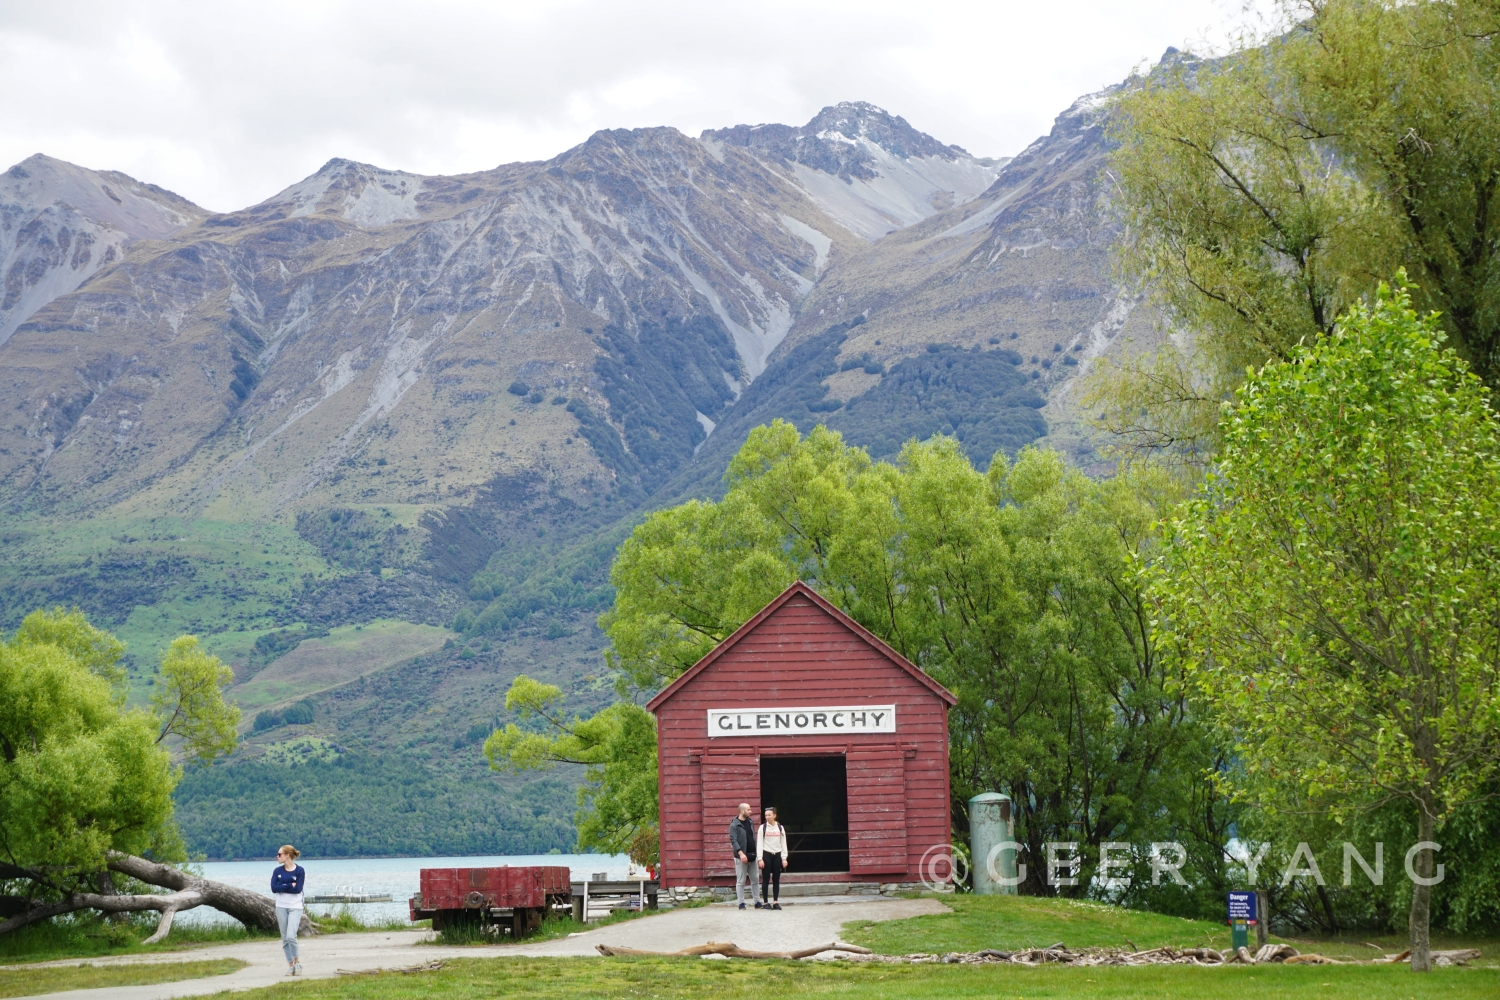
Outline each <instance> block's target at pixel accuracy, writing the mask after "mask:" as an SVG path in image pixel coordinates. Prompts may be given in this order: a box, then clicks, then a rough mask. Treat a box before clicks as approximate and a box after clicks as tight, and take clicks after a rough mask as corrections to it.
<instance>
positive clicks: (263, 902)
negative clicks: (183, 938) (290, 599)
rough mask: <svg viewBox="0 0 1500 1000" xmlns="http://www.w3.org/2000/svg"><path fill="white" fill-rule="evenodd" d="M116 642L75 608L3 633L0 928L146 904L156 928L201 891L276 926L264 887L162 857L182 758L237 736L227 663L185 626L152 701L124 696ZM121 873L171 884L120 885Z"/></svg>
mask: <svg viewBox="0 0 1500 1000" xmlns="http://www.w3.org/2000/svg"><path fill="white" fill-rule="evenodd" d="M124 651H125V646H124V644H123V643H121V642H120V641H119V640H118V639H116V638H115V637H114V636H112V635H110V634H109V633H108V632H105V631H103V630H102V629H99V628H96V627H95V626H93V625H91V624H89V622H88V620H87V619H86V618H85V617H84V615H83V613H82V612H80V611H78V610H77V609H74V610H72V611H66V610H64V609H62V608H57V609H54V610H51V611H37V612H34V613H32V614H30V615H28V616H27V617H26V619H25V620H24V621H23V622H22V623H21V626H20V628H18V629H17V630H16V632H15V634H14V635H12V636H11V637H10V638H9V639H8V640H5V641H0V883H3V886H0V888H3V892H0V918H3V919H0V934H3V933H5V932H7V931H11V930H14V929H16V928H18V927H23V926H25V925H27V924H29V923H33V922H35V921H38V920H45V919H48V918H50V917H53V916H58V915H60V914H64V913H72V912H75V911H78V910H85V909H93V910H99V911H101V912H105V913H125V912H137V911H143V910H155V911H157V912H159V913H161V914H162V918H161V921H160V924H159V925H158V930H157V932H156V934H155V935H154V936H153V938H152V939H151V940H159V939H160V938H161V937H163V936H165V935H166V934H167V932H168V931H169V930H170V929H171V926H172V919H173V915H174V914H176V913H177V912H178V911H179V910H181V909H186V908H189V907H193V906H199V905H205V904H206V905H210V906H215V907H217V908H219V909H221V910H224V911H225V912H227V913H230V914H232V915H233V916H235V917H237V918H239V919H240V920H242V921H244V922H245V923H247V924H253V925H256V926H259V927H263V928H266V929H270V928H274V927H275V926H276V921H275V913H274V906H273V904H272V901H271V900H270V899H269V898H267V897H262V896H258V895H257V894H255V893H251V892H247V891H245V890H240V889H234V888H233V887H230V886H226V885H222V884H219V883H214V882H209V881H208V880H206V879H199V878H196V877H194V876H191V875H189V874H187V873H184V872H181V871H178V870H177V869H175V868H172V867H171V866H170V865H167V864H163V863H162V862H163V861H174V860H182V859H183V857H184V855H185V849H184V847H183V844H182V842H181V838H180V837H179V836H178V833H177V828H176V825H175V823H174V822H173V819H172V790H173V788H175V787H176V784H177V780H178V778H179V777H180V775H181V768H180V767H179V766H178V762H179V761H180V760H183V759H186V758H188V757H194V758H197V759H199V760H211V759H213V758H214V757H216V756H219V755H220V754H223V753H227V752H229V751H230V750H232V749H233V747H234V745H235V743H236V742H237V739H238V737H237V735H236V732H235V727H236V725H237V724H238V722H239V717H240V713H239V709H238V708H235V707H234V706H232V705H228V704H226V703H225V701H224V697H223V694H224V689H225V688H226V687H227V686H228V685H229V683H230V681H231V680H232V679H233V675H232V673H231V671H230V670H229V668H228V667H226V666H225V665H224V664H223V663H221V662H219V660H218V658H217V657H214V656H212V655H210V654H208V653H206V652H204V651H203V650H202V649H201V648H200V647H199V646H198V640H197V639H195V638H193V637H192V636H183V637H181V638H179V639H177V640H176V641H175V642H173V643H172V645H171V647H170V648H169V649H168V650H167V652H166V654H165V655H164V656H163V658H162V663H161V673H160V675H159V676H158V678H157V683H156V688H155V693H154V694H153V695H152V697H151V707H150V709H140V708H135V709H131V708H127V707H126V704H125V696H126V686H125V685H126V677H125V671H124V670H123V669H122V668H121V667H120V664H119V661H120V657H121V655H122V654H123V653H124ZM143 855H149V856H150V857H151V858H153V859H154V860H148V858H147V857H144V856H143ZM116 876H125V877H126V878H129V879H135V880H137V881H141V882H146V883H148V884H152V885H158V886H163V887H166V888H170V889H174V890H176V891H175V892H173V893H172V894H170V895H160V894H130V893H121V892H119V891H118V887H117V885H116Z"/></svg>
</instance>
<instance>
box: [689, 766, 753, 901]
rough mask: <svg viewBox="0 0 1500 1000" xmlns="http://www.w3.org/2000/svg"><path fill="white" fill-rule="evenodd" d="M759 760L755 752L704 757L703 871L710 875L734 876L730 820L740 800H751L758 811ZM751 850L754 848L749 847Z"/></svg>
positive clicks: (700, 811) (751, 806) (751, 803)
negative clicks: (730, 845) (730, 844)
mask: <svg viewBox="0 0 1500 1000" xmlns="http://www.w3.org/2000/svg"><path fill="white" fill-rule="evenodd" d="M758 798H760V759H759V758H757V757H756V756H755V755H754V754H751V753H745V752H743V751H741V752H739V753H730V754H720V753H713V752H712V751H710V752H709V753H707V754H705V755H704V757H703V808H702V809H701V810H699V816H700V817H701V818H702V821H703V874H704V875H705V876H708V877H711V878H733V877H734V855H733V854H731V853H730V850H729V821H730V820H732V819H734V817H735V816H736V815H737V814H738V811H739V805H740V803H741V802H748V803H750V808H751V810H752V812H751V815H752V816H755V815H758V814H759V809H760V806H759V804H758V803H757V802H756V800H757V799H758ZM751 850H752V851H753V850H754V848H753V847H752V848H751Z"/></svg>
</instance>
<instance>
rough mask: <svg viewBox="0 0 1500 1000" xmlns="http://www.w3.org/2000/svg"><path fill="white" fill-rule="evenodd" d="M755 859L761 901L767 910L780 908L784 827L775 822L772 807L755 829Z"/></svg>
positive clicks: (784, 857) (784, 844) (784, 839)
mask: <svg viewBox="0 0 1500 1000" xmlns="http://www.w3.org/2000/svg"><path fill="white" fill-rule="evenodd" d="M755 860H756V862H757V863H758V864H759V865H760V898H761V901H762V902H763V903H765V908H766V909H768V910H779V909H781V873H782V872H783V871H785V870H786V868H787V863H786V862H787V848H786V828H785V827H783V826H782V825H781V824H780V823H778V822H776V809H775V808H774V807H772V808H769V809H767V810H766V821H765V822H764V823H762V824H761V825H760V829H759V830H757V831H755ZM772 886H774V889H773V888H772Z"/></svg>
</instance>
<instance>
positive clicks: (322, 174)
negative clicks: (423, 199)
mask: <svg viewBox="0 0 1500 1000" xmlns="http://www.w3.org/2000/svg"><path fill="white" fill-rule="evenodd" d="M423 180H424V178H423V177H422V176H421V175H420V174H411V173H407V172H405V171H403V170H386V169H384V168H383V167H377V166H374V165H372V164H369V163H359V162H357V161H355V160H346V159H344V158H342V157H334V158H333V159H331V160H329V161H328V162H327V163H325V164H323V166H321V167H320V168H318V171H317V172H316V173H314V174H312V175H311V176H309V177H307V178H305V179H303V180H301V181H298V182H297V183H296V184H293V185H292V186H291V187H289V188H286V189H285V190H283V191H280V192H278V193H277V194H274V195H272V196H271V197H270V198H267V199H266V200H265V201H263V202H261V203H260V204H259V205H256V206H254V207H253V208H251V209H247V211H248V212H250V213H252V214H253V215H254V216H256V217H268V218H269V217H273V216H278V215H279V216H280V217H283V218H298V217H300V216H306V215H335V216H338V217H339V218H343V219H347V220H349V221H350V222H353V223H355V224H356V225H359V226H362V227H364V228H366V229H369V228H373V227H376V226H388V225H391V224H392V223H396V222H404V221H407V220H410V219H416V218H420V217H421V211H420V210H419V209H418V207H417V196H418V195H419V194H421V193H422V182H423Z"/></svg>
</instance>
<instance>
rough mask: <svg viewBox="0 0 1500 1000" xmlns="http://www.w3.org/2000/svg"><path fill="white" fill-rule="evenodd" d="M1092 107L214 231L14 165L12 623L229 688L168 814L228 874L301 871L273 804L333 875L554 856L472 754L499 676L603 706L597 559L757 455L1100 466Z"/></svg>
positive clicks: (603, 592) (661, 163)
mask: <svg viewBox="0 0 1500 1000" xmlns="http://www.w3.org/2000/svg"><path fill="white" fill-rule="evenodd" d="M1106 96H1107V95H1093V96H1091V97H1086V98H1083V99H1081V100H1080V101H1079V102H1077V103H1076V104H1074V105H1073V106H1072V107H1071V108H1069V109H1068V110H1067V111H1065V112H1064V113H1063V114H1062V115H1061V116H1060V117H1059V118H1058V119H1057V122H1056V124H1055V126H1054V128H1053V129H1052V131H1051V133H1050V134H1049V135H1047V136H1044V137H1042V138H1040V139H1038V140H1037V141H1036V142H1035V143H1033V144H1032V145H1031V146H1030V147H1028V148H1027V149H1026V150H1024V151H1023V152H1022V153H1021V154H1020V155H1019V156H1017V157H1015V158H1014V159H1010V160H995V159H987V158H982V157H976V156H972V155H970V154H969V153H968V152H966V151H965V150H963V149H961V148H959V147H957V146H951V145H944V144H943V143H941V142H940V141H938V140H937V139H934V138H933V137H931V136H929V135H926V134H924V133H922V132H920V131H918V130H916V129H915V128H913V127H912V126H911V125H909V124H908V123H907V122H906V121H905V120H904V119H902V118H900V117H898V116H895V115H892V114H890V113H888V112H886V111H885V110H883V109H880V108H877V107H875V106H873V105H870V104H864V103H846V104H839V105H836V106H833V107H829V108H825V109H823V111H822V112H820V113H819V114H818V115H817V116H815V117H814V118H813V119H812V120H811V121H810V122H808V123H807V124H806V125H803V126H800V127H796V126H788V125H777V124H769V125H755V126H749V125H739V126H735V127H733V128H725V129H716V130H709V131H706V132H704V133H703V134H702V135H700V136H698V137H696V138H695V137H690V136H687V135H684V134H683V133H681V132H679V131H677V130H675V129H671V128H649V129H633V130H610V131H601V132H598V133H595V134H594V135H593V136H591V137H589V139H587V140H586V141H585V142H583V143H582V144H580V145H579V146H577V147H575V148H573V149H570V150H568V151H567V152H564V153H562V154H561V155H559V156H557V157H555V158H553V159H551V160H547V161H544V162H531V163H514V164H507V165H504V166H500V167H497V168H495V169H493V170H488V171H483V172H479V173H474V174H466V175H458V176H440V177H439V176H422V175H416V174H410V173H404V172H401V171H394V170H385V169H381V168H377V167H374V166H370V165H367V164H361V163H355V162H352V161H348V160H341V159H336V160H332V161H330V162H328V163H327V164H325V165H324V166H323V167H322V168H321V169H320V170H318V171H317V172H316V173H314V174H313V175H311V176H310V177H308V178H306V179H304V180H302V181H300V182H298V183H296V184H294V185H292V186H291V187H288V188H287V189H285V190H284V191H282V192H280V193H279V194H276V195H274V196H273V197H271V198H269V199H267V200H266V201H264V202H261V203H260V204H258V205H254V206H251V207H249V208H245V209H242V210H240V211H236V212H230V213H224V214H218V213H211V212H208V211H206V210H203V209H201V208H199V207H197V206H195V205H192V204H191V203H189V202H188V201H186V200H184V199H182V198H180V197H178V196H176V195H174V194H172V193H170V192H167V191H164V190H162V189H161V188H158V187H155V186H153V185H150V184H145V183H142V182H139V181H136V180H134V179H132V178H130V177H127V176H125V175H123V174H119V173H113V172H103V171H93V170H87V169H84V168H81V167H76V166H74V165H72V164H68V163H64V162H62V161H59V160H55V159H51V158H49V157H46V156H42V155H37V156H33V157H31V158H30V159H28V160H25V161H23V162H22V163H20V164H17V165H16V166H14V167H12V168H11V169H10V170H9V171H8V172H6V173H5V174H4V175H0V255H3V274H4V282H5V285H4V287H5V291H4V298H3V302H0V374H3V379H0V413H4V414H8V416H7V417H4V418H0V504H3V509H4V511H5V515H4V517H5V520H4V529H3V531H0V554H3V556H4V558H3V560H0V563H3V569H0V621H3V624H4V625H5V626H6V627H7V628H9V627H14V625H15V623H16V622H17V621H18V620H19V618H20V617H21V616H22V615H24V614H25V613H26V612H27V611H28V610H31V609H32V608H34V607H36V606H39V605H42V604H53V603H61V604H69V605H71V604H76V605H78V606H80V607H82V608H84V609H85V610H86V611H88V612H89V613H90V614H91V615H92V616H94V617H95V619H96V620H98V621H99V622H100V623H101V624H104V625H106V626H107V627H110V628H112V629H114V630H115V631H116V632H117V633H118V634H119V635H120V636H121V637H122V638H124V639H125V640H126V642H127V644H128V647H129V650H130V652H129V666H130V669H131V678H132V685H133V692H134V694H133V697H141V696H143V695H144V693H145V692H146V691H148V690H149V687H150V684H151V683H152V677H153V674H154V663H155V657H156V655H157V651H158V650H159V649H160V648H161V647H162V646H163V645H164V643H165V642H166V641H167V640H168V639H170V637H172V636H173V635H176V634H178V633H180V632H195V633H197V634H199V635H200V636H202V637H203V639H204V641H205V642H206V643H207V644H208V645H209V647H210V648H212V649H214V650H215V651H216V652H218V653H219V654H220V655H221V656H222V657H224V659H225V660H226V662H229V663H231V664H232V665H233V666H234V669H235V674H236V684H235V687H234V688H233V689H232V695H233V696H234V697H235V698H236V700H238V701H239V703H240V705H241V707H242V709H243V710H244V712H245V718H244V723H245V729H246V733H245V736H246V739H245V742H244V744H243V746H242V748H241V750H239V751H237V753H236V754H235V755H234V757H233V758H231V759H230V760H229V761H228V762H226V763H222V764H220V765H217V766H215V767H213V768H206V769H199V770H192V771H190V772H189V774H188V775H187V777H186V778H185V780H184V782H183V785H182V788H181V790H180V792H179V816H180V818H181V821H182V823H183V826H184V830H185V832H186V833H187V835H188V838H189V841H190V843H192V844H193V845H194V846H195V847H197V848H198V849H200V850H202V851H204V852H206V853H207V854H209V855H211V856H215V857H227V856H252V855H255V854H257V853H264V848H266V847H269V846H272V845H274V844H276V843H280V842H284V841H285V840H286V834H287V830H286V829H285V828H284V827H285V819H284V813H285V810H284V809H283V808H280V807H279V802H280V801H284V799H282V800H278V797H277V795H276V794H272V793H269V792H268V791H267V790H268V789H281V790H282V791H283V792H285V790H286V789H287V788H288V787H289V784H288V783H289V782H290V784H291V785H292V786H295V787H296V788H297V789H300V791H299V792H297V793H296V794H297V795H301V796H303V807H302V809H301V810H300V811H301V812H302V813H303V816H304V822H303V825H302V827H301V828H300V832H299V840H298V842H299V844H302V843H307V844H309V845H310V849H311V850H313V851H314V852H315V853H320V854H323V855H324V856H328V855H330V854H340V853H343V854H361V853H363V854H368V853H387V854H389V853H411V852H418V853H442V852H449V853H493V852H497V851H498V850H499V849H500V848H502V847H503V848H504V849H506V850H512V851H519V850H545V849H548V848H554V847H555V848H562V849H565V848H566V847H567V846H568V844H569V836H570V835H569V833H568V828H569V824H568V814H569V812H570V809H571V802H570V801H569V799H570V796H569V795H568V794H566V788H567V787H568V782H569V781H573V780H576V776H570V775H563V776H562V780H561V781H560V782H559V781H558V780H556V779H552V778H542V779H530V780H523V779H520V778H514V777H512V778H502V777H500V776H498V775H494V774H492V773H489V772H487V771H485V770H484V769H483V764H482V759H481V758H480V756H479V753H478V744H479V743H481V742H482V740H483V738H484V736H485V735H487V734H488V732H489V730H490V728H491V727H492V726H493V725H494V724H495V723H496V722H497V721H502V720H503V719H504V717H505V712H504V708H503V692H504V690H505V688H506V687H507V686H508V684H509V682H510V680H511V679H512V678H513V677H514V676H515V675H516V674H518V673H522V672H525V673H528V674H532V675H534V676H538V677H541V678H543V679H547V680H550V681H552V682H554V683H558V684H559V685H561V686H562V687H563V688H564V689H565V690H566V691H568V692H569V701H570V707H571V708H574V709H576V710H579V711H588V710H590V709H592V708H593V707H596V706H597V705H599V704H602V703H603V702H605V701H607V700H608V699H609V697H610V696H611V692H612V688H611V684H610V678H608V677H607V676H606V675H605V671H604V667H603V663H602V659H601V656H600V652H599V651H600V648H601V646H602V636H601V635H600V634H599V633H598V631H597V629H596V628H595V627H594V625H593V621H592V619H593V616H594V615H596V614H597V612H598V610H599V609H600V608H602V607H603V606H605V605H606V604H607V602H608V600H609V589H608V586H607V571H608V563H609V558H610V555H611V553H612V551H613V549H614V547H615V546H616V545H617V544H618V542H619V541H620V540H621V539H622V538H623V537H624V535H625V534H626V533H627V532H628V531H629V529H630V527H631V526H632V525H633V524H635V523H637V522H638V520H639V518H640V517H641V516H642V515H643V513H644V512H646V511H649V510H651V509H653V508H656V507H659V506H662V505H665V504H669V503H674V502H678V501H680V500H681V499H683V498H686V497H688V496H695V495H707V496H711V495H713V494H714V491H715V490H716V489H717V488H718V482H719V476H720V475H721V474H722V472H723V469H724V467H725V464H726V463H727V461H728V459H729V457H730V456H731V455H732V454H733V453H734V451H735V450H737V449H738V447H739V445H740V444H741V443H742V442H743V441H744V438H745V435H746V434H747V433H748V432H749V430H750V429H751V428H752V427H754V426H756V425H757V424H761V423H765V422H768V421H769V420H770V419H773V418H775V417H782V418H785V419H789V420H793V421H795V422H796V423H797V424H798V426H799V427H802V428H803V429H804V430H806V429H809V428H810V427H811V426H813V425H814V424H815V423H819V422H822V423H826V424H828V425H829V426H831V427H834V428H836V429H839V430H841V431H842V432H843V433H844V434H845V436H846V438H848V439H849V440H851V441H853V442H855V443H857V444H861V445H864V446H866V447H868V448H869V449H870V451H871V453H872V455H874V456H875V457H879V458H893V457H894V456H895V454H896V452H897V450H898V449H899V448H900V446H901V444H902V443H903V442H905V441H906V440H910V439H912V438H926V437H928V436H930V435H932V434H934V433H939V432H942V433H949V434H955V435H957V436H958V438H959V439H960V441H962V442H963V444H964V446H965V448H966V449H967V450H968V451H969V453H970V455H971V457H972V458H973V459H974V460H975V461H976V462H977V463H979V464H980V465H984V464H986V463H987V462H988V461H989V459H990V457H991V456H992V455H993V454H994V452H995V451H996V450H997V449H1004V450H1006V451H1007V452H1010V453H1013V452H1014V451H1015V450H1016V449H1018V448H1020V447H1022V446H1024V445H1026V444H1029V443H1032V442H1035V441H1039V440H1040V441H1045V442H1047V443H1050V444H1054V445H1056V446H1059V447H1063V448H1065V449H1067V450H1068V451H1070V452H1071V453H1072V454H1073V455H1074V457H1075V458H1076V459H1077V460H1079V461H1083V462H1088V461H1090V460H1092V459H1093V457H1094V452H1093V448H1094V441H1093V438H1092V435H1091V432H1090V430H1089V428H1088V424H1087V421H1086V420H1085V419H1084V418H1083V415H1082V414H1081V413H1080V411H1079V408H1078V407H1079V404H1078V401H1077V398H1076V397H1077V395H1078V392H1077V389H1076V385H1077V379H1078V376H1079V375H1080V374H1082V373H1084V372H1086V371H1087V370H1088V369H1089V368H1090V366H1091V365H1092V364H1093V363H1094V362H1095V360H1096V359H1097V358H1099V357H1100V356H1101V355H1106V354H1109V353H1111V352H1117V351H1126V350H1137V349H1141V347H1142V346H1143V345H1149V344H1150V343H1151V342H1152V339H1153V337H1154V336H1155V333H1154V327H1153V324H1152V323H1151V322H1150V320H1149V317H1146V315H1145V313H1144V311H1143V310H1141V309H1139V308H1137V303H1136V300H1135V299H1134V298H1133V297H1131V296H1129V295H1127V294H1124V293H1122V292H1121V291H1119V290H1118V289H1117V288H1116V286H1115V284H1114V282H1112V280H1111V278H1110V272H1109V251H1110V246H1111V244H1112V243H1113V241H1114V240H1115V239H1117V238H1118V235H1119V229H1118V225H1117V224H1116V223H1115V221H1114V219H1113V216H1112V214H1111V211H1110V208H1109V198H1108V193H1109V192H1108V183H1107V174H1106V173H1105V171H1104V159H1105V156H1106V153H1107V149H1106V142H1105V138H1104V135H1103V131H1102V125H1103V118H1104V115H1105V113H1106V103H1105V97H1106ZM289 775H295V777H294V778H291V777H288V776H289ZM412 775H417V776H418V777H419V779H420V780H419V781H418V782H417V785H418V786H420V785H421V784H422V783H424V782H425V783H426V786H427V787H428V788H429V789H436V790H438V791H435V792H433V793H432V794H434V795H439V794H440V796H446V798H445V799H444V801H445V802H447V803H448V805H447V806H446V810H447V812H448V813H449V814H450V815H451V816H452V817H453V820H452V824H451V825H452V830H450V831H448V832H443V830H448V827H447V826H444V827H443V830H439V831H434V830H433V829H431V828H430V825H427V826H424V824H423V823H421V822H419V819H420V816H421V814H422V813H421V810H420V809H419V808H417V807H416V806H414V805H412V801H413V800H412V798H411V796H412V795H413V794H414V793H413V791H412V789H413V780H412ZM360 789H364V790H365V791H366V792H367V793H368V796H367V798H369V799H371V800H378V801H380V802H381V803H384V804H383V805H381V806H379V807H378V808H376V809H375V811H374V812H373V813H365V815H366V821H365V822H364V823H351V821H350V820H349V812H350V810H353V811H354V812H355V813H361V812H362V810H363V807H361V806H359V805H357V804H353V805H351V803H352V802H355V800H357V799H358V798H359V795H358V794H357V793H359V790H360ZM335 790H336V792H337V793H336V792H335ZM559 793H561V794H559ZM351 795H352V796H355V799H349V796H351ZM268 796H269V797H268ZM341 796H342V798H341ZM346 800H347V801H346ZM335 802H342V803H343V805H331V804H329V803H335ZM408 806H410V808H408ZM320 810H321V811H320ZM377 813H378V816H377V815H376V814H377ZM314 814H316V815H317V816H318V817H319V818H318V819H317V821H316V822H313V821H312V820H310V819H307V817H309V816H312V815H314ZM325 814H326V815H325ZM486 837H490V838H491V839H489V840H486Z"/></svg>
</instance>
